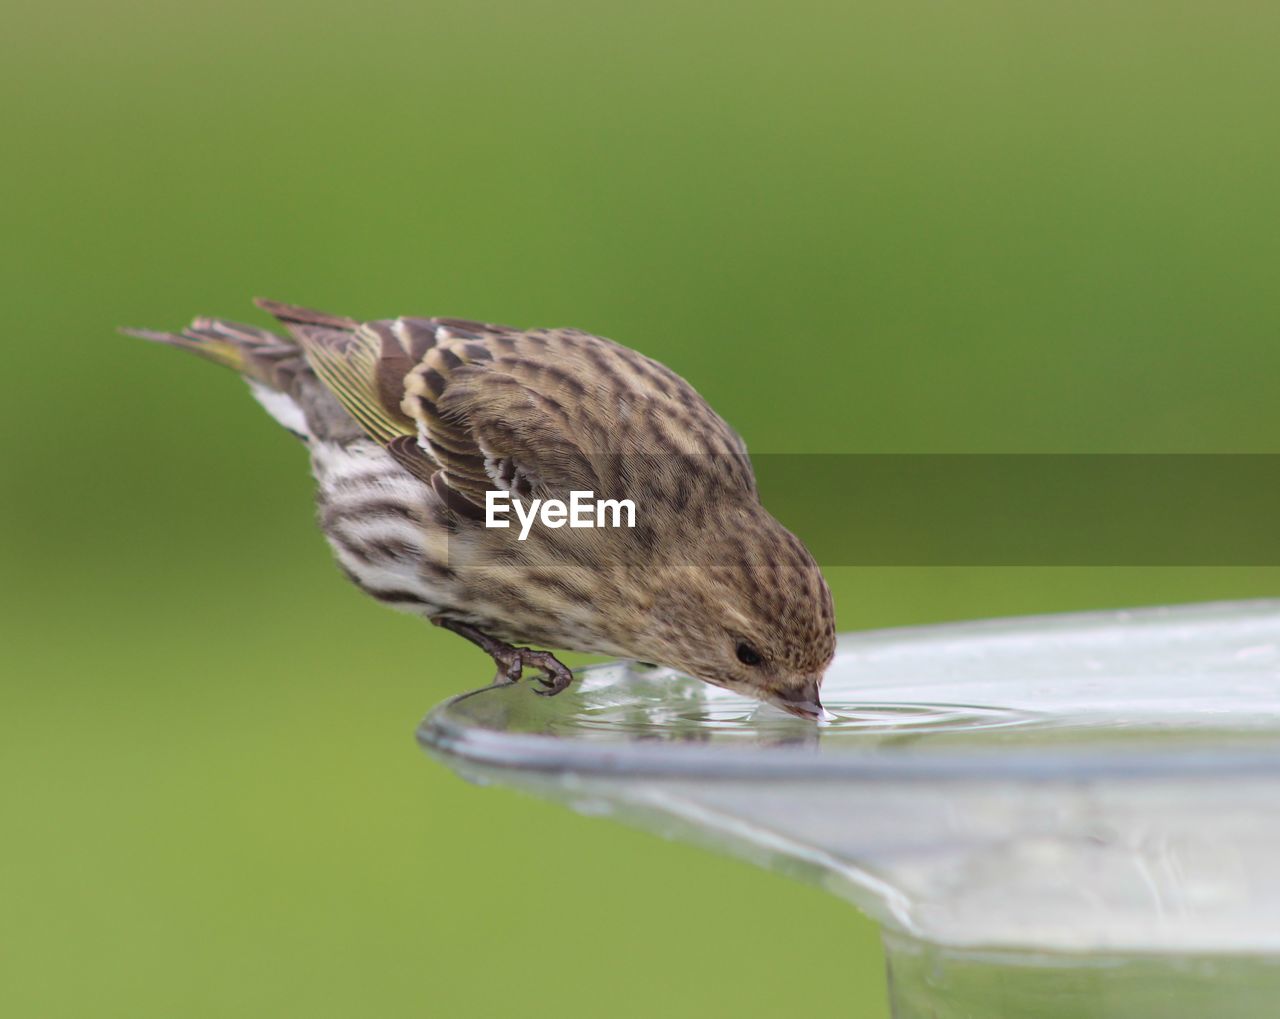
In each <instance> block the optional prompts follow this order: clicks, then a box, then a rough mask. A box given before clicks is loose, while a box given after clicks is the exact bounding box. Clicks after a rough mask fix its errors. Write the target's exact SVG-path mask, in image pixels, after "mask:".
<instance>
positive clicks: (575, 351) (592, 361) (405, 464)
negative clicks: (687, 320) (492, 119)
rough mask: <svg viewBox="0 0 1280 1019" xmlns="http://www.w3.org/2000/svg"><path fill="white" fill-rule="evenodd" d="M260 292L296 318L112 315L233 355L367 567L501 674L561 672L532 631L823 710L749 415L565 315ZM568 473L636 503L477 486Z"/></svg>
mask: <svg viewBox="0 0 1280 1019" xmlns="http://www.w3.org/2000/svg"><path fill="white" fill-rule="evenodd" d="M258 304H259V306H260V307H262V308H265V309H266V310H267V311H269V312H270V313H271V314H272V315H274V316H275V317H276V318H277V319H278V320H279V321H280V322H281V323H282V324H283V325H284V326H285V328H286V329H287V331H288V335H287V336H281V335H279V334H277V333H274V332H270V331H268V330H265V329H259V328H256V327H254V326H247V325H239V324H236V323H232V322H227V321H223V320H220V319H205V318H200V319H196V320H195V321H194V322H193V323H192V325H191V326H190V328H188V329H187V330H185V331H184V332H182V333H180V334H175V333H160V332H152V331H150V330H124V332H126V333H128V334H130V335H133V336H139V337H142V338H143V339H147V340H155V341H158V342H161V343H166V344H169V345H171V346H175V347H181V348H183V349H186V350H190V351H192V352H194V353H196V354H199V355H201V356H202V357H205V358H207V359H209V360H211V361H214V362H217V363H218V364H222V365H225V366H227V367H229V368H232V369H234V370H235V371H237V372H239V373H241V374H242V375H243V376H244V377H245V378H246V380H247V381H248V383H249V386H250V388H251V389H252V391H253V395H254V396H255V397H257V399H258V401H259V402H260V403H261V404H262V405H263V407H265V408H266V410H267V411H268V412H269V413H270V414H271V415H272V417H274V418H275V419H276V420H277V421H278V422H279V423H280V424H282V425H283V426H284V427H285V428H287V429H289V431H291V432H293V433H294V434H295V435H297V436H298V437H299V438H300V439H302V440H303V441H304V442H305V443H306V445H307V447H308V449H309V451H310V454H311V465H312V471H313V473H314V474H315V477H316V480H317V482H318V484H319V493H318V503H319V511H320V524H321V527H322V528H323V530H324V533H325V535H326V537H327V538H328V540H329V543H330V545H331V546H332V548H333V551H334V554H335V555H336V557H337V559H338V562H339V564H340V565H341V566H342V568H343V570H344V572H345V573H346V574H347V575H348V577H350V579H351V580H352V581H353V582H354V583H355V584H356V585H358V586H359V587H360V588H361V589H363V590H364V591H366V592H368V593H369V594H371V595H372V596H373V597H375V598H377V599H378V600H379V601H382V602H385V603H386V604H388V605H391V606H393V607H395V608H399V609H403V610H406V611H408V612H411V613H414V614H416V615H420V616H423V617H425V618H427V619H429V620H431V621H432V622H433V623H435V624H437V625H439V626H442V627H445V628H447V629H450V630H453V631H454V632H456V633H458V634H460V635H462V636H463V637H466V638H467V639H468V640H470V641H472V642H473V643H475V644H477V645H478V646H480V647H481V648H483V649H484V650H485V651H486V652H487V653H488V654H490V655H491V656H492V657H493V658H494V660H495V662H496V663H497V665H498V675H497V677H496V678H495V682H496V681H500V680H505V681H515V680H518V679H519V678H520V676H521V674H522V671H523V669H524V668H525V667H526V666H530V667H533V668H535V669H537V670H539V671H540V672H541V673H542V675H541V676H540V677H539V678H538V680H537V682H538V684H539V685H538V686H536V687H535V689H537V690H538V691H539V692H540V693H546V694H555V693H558V692H559V691H561V690H563V689H564V688H565V687H566V686H568V685H569V683H570V681H571V679H572V674H571V673H570V672H569V670H568V669H567V668H565V666H564V665H563V664H561V663H560V662H559V661H558V660H557V659H556V658H555V657H554V656H553V655H551V654H550V653H549V652H547V651H535V650H531V649H529V648H525V647H517V646H514V645H515V644H517V643H526V642H527V643H532V644H538V645H541V646H543V647H550V648H565V649H569V650H575V651H588V652H599V653H604V654H611V655H617V656H621V657H627V658H637V659H641V660H644V661H649V662H655V663H659V664H662V665H668V666H671V667H673V668H675V669H678V670H680V671H682V672H685V673H687V674H689V675H692V676H697V677H698V678H700V679H703V680H705V681H706V682H708V683H712V684H714V685H716V686H721V687H726V688H728V689H730V690H734V691H737V692H739V693H742V694H746V695H748V696H751V697H756V698H759V699H761V700H765V701H769V702H771V703H773V704H776V705H778V706H779V707H781V708H783V709H785V710H787V711H789V712H791V713H792V714H795V715H799V716H801V717H803V718H813V719H816V718H820V717H822V713H823V712H822V706H821V703H820V701H819V696H818V689H819V686H820V684H821V682H822V673H823V671H824V670H825V669H826V667H827V665H828V664H829V662H830V661H831V657H832V654H833V652H834V648H835V632H834V620H833V613H832V605H831V593H830V591H829V590H828V588H827V585H826V582H825V581H824V579H823V577H822V573H821V571H820V570H819V568H818V566H817V564H816V563H815V562H814V560H813V558H812V556H810V554H809V552H808V551H807V550H806V549H805V547H804V545H802V544H801V543H800V541H799V540H798V539H796V538H795V537H794V536H793V535H792V534H791V533H790V532H789V531H787V530H786V529H785V528H784V527H783V526H782V525H781V524H779V523H778V521H777V520H775V519H774V518H773V517H772V516H770V515H769V513H768V512H767V511H766V510H765V509H764V507H763V506H762V505H761V504H760V501H759V497H758V495H757V492H756V484H755V476H754V474H753V472H752V468H751V463H750V460H749V459H748V457H747V451H746V447H745V445H744V444H743V442H742V439H741V438H740V437H739V436H738V435H737V433H736V432H734V431H733V429H732V428H730V427H729V425H728V424H726V423H725V422H724V420H723V419H721V418H720V417H719V416H718V415H717V414H716V413H715V411H713V410H712V409H711V407H709V406H708V405H707V403H706V402H705V401H704V400H703V399H702V398H701V397H700V396H699V395H698V394H697V393H696V392H695V391H694V390H693V388H692V387H691V386H689V384H688V383H687V382H685V381H684V380H683V379H681V378H680V377H679V376H678V375H676V374H675V373H674V372H672V371H671V370H670V369H668V368H666V367H665V366H663V365H661V364H659V363H658V362H656V361H653V360H651V359H649V358H647V357H644V356H643V355H641V354H638V353H636V352H635V351H633V350H629V349H627V348H626V347H623V346H620V345H618V344H616V343H613V342H611V341H609V340H605V339H602V338H600V337H598V336H592V335H590V334H588V333H584V332H580V331H578V330H575V329H536V330H531V331H528V332H524V331H520V330H517V329H513V328H509V327H506V326H496V325H484V324H480V323H476V322H466V321H461V320H457V319H447V318H429V319H424V318H398V319H392V320H381V321H376V322H364V323H361V322H356V321H354V320H352V319H348V318H342V317H339V316H335V315H327V314H324V313H321V312H316V311H309V310H306V309H302V308H295V307H290V306H288V305H283V304H277V303H275V302H272V301H259V302H258ZM574 491H578V492H587V493H594V494H596V495H598V496H600V497H607V498H610V499H616V500H621V499H623V498H629V499H631V500H632V501H633V504H634V507H635V509H634V513H635V518H636V519H635V520H634V526H616V527H607V526H606V527H563V526H557V525H556V524H555V523H554V521H553V519H552V518H551V517H550V516H543V517H542V521H543V524H544V526H530V527H528V528H527V529H526V530H527V533H526V534H525V535H524V537H521V535H520V528H519V527H518V526H517V524H516V522H515V521H512V522H511V526H508V527H501V526H486V511H487V508H488V507H487V499H486V496H487V493H489V492H505V493H507V496H506V498H508V499H510V500H511V501H513V502H514V501H515V500H517V499H519V500H525V501H526V502H528V503H530V504H532V500H533V499H535V498H542V499H544V500H545V499H550V498H557V499H562V500H565V501H567V499H566V496H567V495H568V493H571V492H574ZM615 512H616V510H615ZM606 522H607V521H606ZM617 522H618V521H617V520H615V523H617Z"/></svg>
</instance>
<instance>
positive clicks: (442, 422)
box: [402, 325, 755, 505]
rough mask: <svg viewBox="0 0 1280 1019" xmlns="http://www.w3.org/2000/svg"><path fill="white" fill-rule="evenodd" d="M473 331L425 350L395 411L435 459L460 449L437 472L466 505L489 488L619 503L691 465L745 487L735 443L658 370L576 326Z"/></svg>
mask: <svg viewBox="0 0 1280 1019" xmlns="http://www.w3.org/2000/svg"><path fill="white" fill-rule="evenodd" d="M483 329H484V331H482V332H478V333H476V334H474V335H470V336H468V335H466V334H465V330H464V328H463V327H462V326H461V325H459V326H457V327H455V328H454V329H452V330H451V332H452V333H453V337H452V338H451V339H447V340H444V341H442V342H440V343H438V344H437V345H436V346H435V347H434V348H433V349H431V350H429V351H428V352H427V353H426V355H425V356H424V357H423V361H422V363H421V364H420V365H419V366H417V367H416V368H414V369H413V371H411V372H410V373H409V376H408V378H406V380H405V398H404V402H403V404H402V407H403V410H404V412H405V413H406V414H409V415H410V416H411V417H413V418H414V419H415V420H416V421H417V422H418V426H419V434H420V436H421V437H422V439H423V441H424V442H425V443H426V444H428V446H429V447H430V448H432V449H437V448H439V449H440V456H441V457H443V456H444V455H445V453H446V452H454V451H456V450H457V449H458V448H459V444H465V449H466V452H467V453H468V454H469V456H470V457H471V458H472V459H468V460H466V461H465V463H464V464H463V465H462V466H463V467H464V468H465V470H462V471H455V470H452V469H447V470H446V477H447V480H448V484H449V485H450V487H451V488H453V489H454V490H455V491H456V492H457V493H458V494H459V495H460V496H462V497H463V498H465V499H466V500H467V501H469V502H472V503H473V504H475V505H483V503H484V492H485V490H487V489H492V488H495V487H498V488H504V489H508V490H510V491H513V492H516V493H517V494H521V495H525V494H527V493H528V492H534V493H536V494H540V495H543V496H544V497H545V496H556V497H561V498H563V497H564V495H565V494H567V493H568V492H571V491H575V490H577V491H594V492H597V493H601V492H602V491H604V492H608V494H609V496H610V497H618V496H621V495H624V494H628V493H629V492H631V491H632V490H633V487H643V485H641V484H640V480H641V479H645V478H647V479H650V480H654V479H656V477H657V476H659V475H666V476H669V477H671V478H674V477H675V476H676V475H679V474H681V473H682V472H687V470H688V468H689V466H690V458H693V460H694V463H693V466H694V468H695V469H698V470H708V471H712V472H714V473H715V474H717V475H719V476H720V479H721V481H722V482H723V483H725V484H728V485H730V486H732V487H739V488H742V489H744V490H750V491H754V488H755V480H754V476H753V475H752V471H751V465H750V461H749V459H748V457H747V451H746V446H745V445H744V444H743V442H742V439H741V438H740V437H739V436H738V434H737V433H736V432H735V431H734V430H733V429H732V428H730V427H729V426H728V425H727V424H726V423H725V422H724V421H723V420H722V419H721V418H720V417H719V416H718V415H717V414H716V413H715V412H714V411H713V410H712V409H711V408H710V407H709V406H708V405H707V404H706V402H705V401H704V400H703V399H702V397H700V396H699V395H698V394H697V393H696V392H695V391H694V390H693V388H692V387H691V386H690V385H689V384H688V383H687V382H685V381H684V380H683V379H682V378H680V377H679V376H678V375H676V374H675V373H674V372H673V371H671V370H670V369H669V368H667V367H665V366H664V365H661V364H659V363H658V362H656V361H653V360H651V359H649V358H647V357H645V356H643V355H642V354H639V353H637V352H636V351H633V350H629V349H628V348H626V347H622V346H620V345H618V344H616V343H613V342H612V341H610V340H606V339H603V338H602V337H599V336H593V335H591V334H589V333H585V332H581V331H579V330H574V329H538V330H531V331H528V332H520V331H516V330H500V329H496V328H494V327H483ZM476 454H478V455H479V464H478V465H477V463H476V461H475V459H473V458H474V457H475V455H476ZM477 466H479V467H481V468H482V472H480V471H477V470H476V469H475V468H476V467H477ZM672 484H673V486H674V485H675V484H676V482H675V481H672Z"/></svg>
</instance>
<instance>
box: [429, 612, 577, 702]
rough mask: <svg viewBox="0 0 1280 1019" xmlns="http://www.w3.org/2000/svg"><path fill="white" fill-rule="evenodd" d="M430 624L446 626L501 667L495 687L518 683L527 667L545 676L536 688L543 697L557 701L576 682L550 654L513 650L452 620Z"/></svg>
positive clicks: (540, 679)
mask: <svg viewBox="0 0 1280 1019" xmlns="http://www.w3.org/2000/svg"><path fill="white" fill-rule="evenodd" d="M431 621H432V622H433V623H435V624H436V626H443V627H444V628H445V629H446V630H452V631H453V632H454V633H456V634H458V635H459V636H461V637H466V638H467V640H469V641H471V643H472V644H474V645H476V647H478V648H480V649H481V650H483V651H484V652H485V653H486V654H487V655H489V657H491V658H492V659H493V660H494V662H495V663H496V664H497V666H498V674H497V675H496V676H494V677H493V682H494V683H495V684H499V683H516V682H519V680H520V677H521V676H522V675H523V674H524V670H525V666H531V667H533V668H535V669H537V670H538V671H539V672H541V673H542V675H541V676H538V677H537V678H536V679H535V680H534V683H536V684H537V685H536V686H534V688H533V692H534V693H536V694H541V695H542V696H543V697H554V696H555V695H556V694H558V693H561V692H562V691H564V690H565V689H566V688H567V687H568V686H569V684H570V683H572V682H573V673H572V672H570V671H569V669H568V668H566V667H565V665H564V664H563V663H562V662H561V661H560V660H559V659H558V658H556V656H555V655H553V654H551V652H549V651H534V650H533V649H532V648H527V647H513V646H512V645H510V644H505V643H503V642H502V641H500V640H495V639H494V638H493V637H490V636H489V635H488V634H487V633H482V632H480V631H479V630H477V629H476V628H475V627H474V626H470V625H468V624H466V623H459V622H457V621H456V620H453V619H444V618H436V619H433V620H431Z"/></svg>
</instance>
